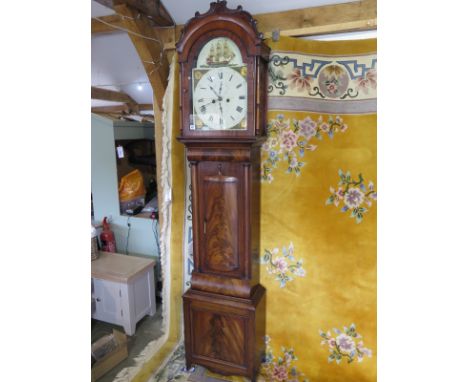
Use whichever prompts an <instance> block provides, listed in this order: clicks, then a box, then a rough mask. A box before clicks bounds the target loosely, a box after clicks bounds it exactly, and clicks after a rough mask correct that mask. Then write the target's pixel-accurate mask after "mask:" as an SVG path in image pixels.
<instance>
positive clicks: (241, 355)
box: [177, 1, 269, 380]
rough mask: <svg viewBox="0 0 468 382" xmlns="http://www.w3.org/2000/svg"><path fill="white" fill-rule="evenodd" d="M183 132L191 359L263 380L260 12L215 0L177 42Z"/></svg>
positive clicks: (264, 63) (263, 53)
mask: <svg viewBox="0 0 468 382" xmlns="http://www.w3.org/2000/svg"><path fill="white" fill-rule="evenodd" d="M177 50H178V55H179V64H180V79H181V81H180V84H181V85H180V86H181V93H180V94H181V103H180V113H181V135H180V137H179V138H178V140H179V141H180V142H182V143H183V144H184V145H185V146H186V154H187V159H188V161H189V162H190V171H191V181H192V209H193V210H192V213H193V257H194V270H193V272H192V280H191V287H190V289H189V290H188V291H187V292H186V293H185V294H184V296H183V300H184V326H185V351H186V359H187V366H188V367H190V366H192V365H194V364H197V365H202V366H205V367H207V368H209V369H210V370H212V371H214V372H217V373H220V374H225V375H242V376H246V377H249V378H251V379H252V380H254V379H255V376H256V373H257V371H258V369H259V367H260V362H261V354H262V353H263V352H264V335H265V306H266V291H265V288H263V286H261V285H260V283H259V282H260V280H259V274H260V272H259V263H260V262H259V253H260V249H259V242H260V150H261V144H262V143H263V141H264V140H265V137H264V130H265V116H266V93H267V92H266V90H267V89H266V86H267V81H266V76H267V70H268V56H269V48H268V47H267V46H266V45H265V44H264V43H263V40H262V36H261V35H260V34H259V33H258V31H257V29H256V25H255V21H254V20H253V19H252V17H251V15H250V14H249V13H247V12H245V11H243V10H242V8H241V7H238V8H237V9H235V10H232V9H229V8H227V7H226V1H220V2H217V3H211V8H210V10H209V11H208V12H207V13H205V14H203V15H200V14H197V15H196V16H195V17H194V18H193V19H191V20H190V21H189V22H188V23H187V24H186V26H185V28H184V31H183V33H182V37H181V39H180V41H179V43H178V44H177Z"/></svg>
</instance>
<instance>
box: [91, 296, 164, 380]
mask: <svg viewBox="0 0 468 382" xmlns="http://www.w3.org/2000/svg"><path fill="white" fill-rule="evenodd" d="M161 322H162V318H161V304H160V303H157V304H156V314H155V315H154V316H153V317H150V316H146V317H144V318H142V319H141V320H140V321H139V322H138V323H137V326H136V331H135V334H134V335H133V336H131V337H129V336H127V339H128V357H127V359H126V360H124V361H122V362H121V363H119V364H118V365H117V366H116V367H114V368H113V369H112V370H110V371H109V372H107V373H106V374H104V375H103V376H102V377H101V378H99V379H98V380H97V382H112V381H113V380H114V378H115V376H116V375H117V374H118V373H119V372H120V371H121V370H122V369H124V368H126V367H129V366H133V363H134V362H133V359H134V358H135V357H136V356H137V355H138V354H140V352H141V351H142V350H143V349H144V348H145V346H146V345H147V344H148V343H149V342H150V341H153V340H155V339H156V338H158V337H160V336H161V335H162V332H161ZM113 329H116V330H119V331H121V332H123V331H124V330H123V328H122V327H121V326H118V325H113V324H108V323H106V322H102V321H97V320H91V341H92V342H94V341H96V340H98V339H99V338H101V337H103V336H105V335H107V334H110V333H112V330H113Z"/></svg>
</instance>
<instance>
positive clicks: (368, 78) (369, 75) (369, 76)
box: [356, 69, 377, 94]
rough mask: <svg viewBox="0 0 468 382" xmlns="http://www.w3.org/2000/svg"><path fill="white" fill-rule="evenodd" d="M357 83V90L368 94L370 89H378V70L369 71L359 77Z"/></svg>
mask: <svg viewBox="0 0 468 382" xmlns="http://www.w3.org/2000/svg"><path fill="white" fill-rule="evenodd" d="M356 81H357V88H358V89H359V90H361V91H363V92H364V93H365V94H368V93H369V89H370V88H372V89H376V88H377V70H375V69H369V70H368V71H367V72H366V74H365V75H364V76H362V77H359V78H358V79H357V80H356Z"/></svg>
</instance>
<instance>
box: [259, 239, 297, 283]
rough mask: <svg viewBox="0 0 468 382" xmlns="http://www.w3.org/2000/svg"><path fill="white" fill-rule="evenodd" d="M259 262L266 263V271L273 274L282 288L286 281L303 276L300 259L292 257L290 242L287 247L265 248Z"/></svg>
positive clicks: (292, 250)
mask: <svg viewBox="0 0 468 382" xmlns="http://www.w3.org/2000/svg"><path fill="white" fill-rule="evenodd" d="M261 263H262V264H265V265H266V271H267V273H268V274H269V275H274V276H275V280H276V281H279V283H280V288H284V287H285V286H286V283H288V282H291V281H293V280H294V276H295V277H305V275H306V271H305V269H304V268H303V267H302V260H296V259H295V258H294V245H293V243H292V242H291V243H290V244H289V247H288V248H286V247H283V248H282V251H281V252H280V250H279V248H273V249H272V250H268V249H266V250H265V252H264V254H263V256H262V259H261Z"/></svg>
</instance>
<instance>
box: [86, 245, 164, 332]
mask: <svg viewBox="0 0 468 382" xmlns="http://www.w3.org/2000/svg"><path fill="white" fill-rule="evenodd" d="M154 265H155V261H154V260H149V259H144V258H140V257H136V256H127V255H120V254H117V253H107V252H101V253H100V257H99V258H98V259H97V260H94V261H92V262H91V276H92V282H93V287H92V294H93V295H92V298H93V300H94V306H95V309H94V311H93V313H92V317H93V318H95V319H96V320H101V321H105V322H109V323H111V324H115V325H122V326H123V328H124V330H125V333H126V334H127V335H130V336H131V335H133V334H134V333H135V328H136V324H137V322H138V321H139V320H141V319H142V318H143V317H144V316H145V315H147V314H148V315H150V316H153V315H154V314H155V313H156V299H155V289H154V271H153V268H154Z"/></svg>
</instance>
